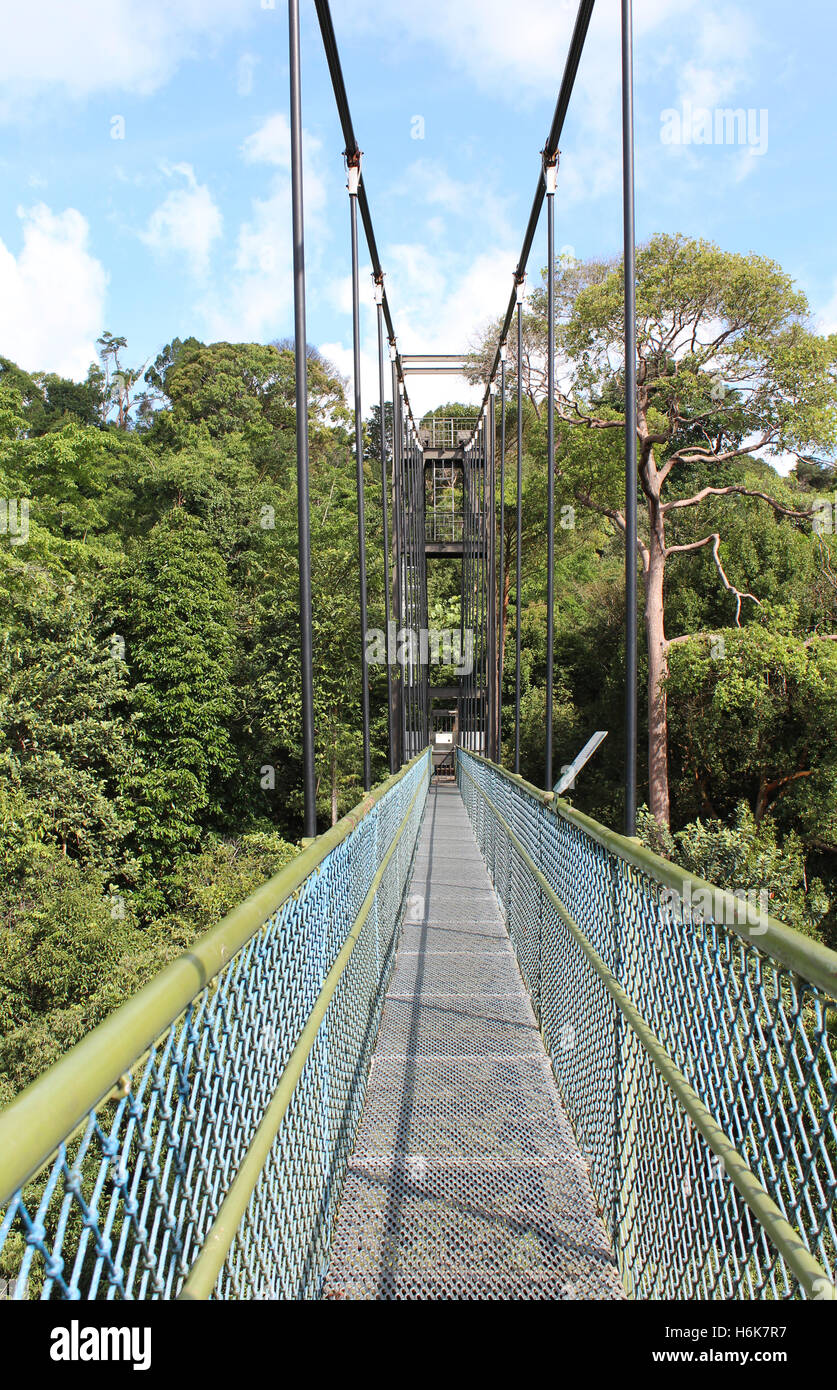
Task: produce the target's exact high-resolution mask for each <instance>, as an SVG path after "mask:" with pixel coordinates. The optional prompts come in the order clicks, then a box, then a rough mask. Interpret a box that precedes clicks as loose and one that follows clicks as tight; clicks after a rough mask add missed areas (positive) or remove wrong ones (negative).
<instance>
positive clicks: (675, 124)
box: [0, 0, 837, 413]
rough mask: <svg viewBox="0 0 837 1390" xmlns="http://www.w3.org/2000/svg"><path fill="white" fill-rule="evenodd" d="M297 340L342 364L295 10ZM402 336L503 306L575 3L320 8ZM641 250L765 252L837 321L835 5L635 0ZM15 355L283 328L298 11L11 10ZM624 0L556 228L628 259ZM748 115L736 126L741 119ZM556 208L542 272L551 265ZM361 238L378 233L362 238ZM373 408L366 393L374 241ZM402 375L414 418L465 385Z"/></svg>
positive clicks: (270, 4)
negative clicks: (303, 333) (657, 242)
mask: <svg viewBox="0 0 837 1390" xmlns="http://www.w3.org/2000/svg"><path fill="white" fill-rule="evenodd" d="M301 9H302V65H303V88H302V100H303V124H304V130H305V192H306V256H307V272H308V278H307V298H308V338H309V341H310V342H312V343H315V344H316V345H317V346H318V347H319V348H320V350H321V351H322V352H323V353H324V354H325V355H326V356H327V357H328V358H329V359H330V360H331V361H332V362H334V364H335V365H336V366H337V368H338V369H339V370H340V372H341V373H342V374H343V375H345V376H346V377H347V378H349V377H350V376H351V370H352V352H351V346H352V342H351V280H350V244H349V207H348V193H347V191H346V176H345V171H344V168H343V160H342V150H343V140H342V136H341V130H340V126H339V122H338V118H337V112H336V108H335V104H334V99H333V95H332V91H331V86H330V81H329V77H328V70H327V67H326V63H325V58H324V55H323V49H322V43H321V40H320V35H319V28H318V25H317V21H316V15H315V10H314V6H313V4H312V3H310V0H302V4H301ZM331 9H332V16H333V20H334V26H335V30H336V34H337V39H338V44H339V47H340V52H341V58H342V63H343V71H344V76H345V80H346V86H347V90H348V94H349V101H350V105H351V109H352V115H353V120H354V126H355V131H356V134H357V137H358V141H359V144H360V146H361V148H362V150H363V176H364V181H365V184H366V189H367V193H368V196H369V200H370V204H371V209H372V217H373V221H374V224H375V228H376V235H377V240H378V246H379V250H380V254H381V260H382V263H383V267H384V270H385V273H386V276H387V281H386V283H387V294H388V297H389V300H390V304H391V307H392V311H393V316H394V319H395V325H396V332H397V336H398V343H399V347H400V349H401V351H402V352H408V353H409V352H451V353H460V352H463V351H465V350H467V348H468V347H469V346H470V345H471V344H472V343H473V342H474V339H475V336H476V334H477V333H478V332H479V331H480V329H481V328H483V327H484V326H485V325H486V324H487V323H488V322H490V321H492V320H494V319H496V318H497V316H498V315H499V314H500V313H501V312H503V311H504V309H505V307H506V304H507V302H508V298H509V294H510V292H511V287H512V275H513V272H514V268H515V265H516V263H517V260H518V256H519V252H520V246H521V243H522V240H523V233H524V230H525V226H526V222H527V220H528V215H529V209H530V206H531V202H532V197H533V194H534V191H535V186H536V182H537V179H538V176H539V167H540V155H539V152H540V150H541V149H542V148H543V145H544V141H545V138H546V134H547V131H548V129H549V125H550V122H551V118H552V112H553V108H554V105H555V100H556V96H557V92H558V88H559V85H560V80H561V74H562V71H563V65H564V59H565V56H566V52H567V47H568V42H569V36H570V33H571V30H572V26H573V23H574V19H575V13H576V9H577V5H576V3H575V0H513V3H510V0H409V3H408V0H389V2H388V3H385V0H332V6H331ZM634 10H635V16H634V19H635V80H636V177H637V192H636V209H637V235H638V238H639V239H644V238H647V237H649V236H650V235H652V234H653V233H655V232H658V231H668V232H683V233H686V234H688V235H691V236H701V237H706V238H709V239H710V240H712V241H715V242H717V243H718V244H719V245H720V246H722V247H723V248H724V249H727V250H732V251H741V252H750V251H753V252H758V253H759V254H761V255H766V256H770V257H773V258H774V259H776V260H777V261H778V262H779V263H780V264H781V265H782V266H783V268H784V269H785V270H786V271H787V272H788V273H789V274H790V275H791V276H792V277H793V278H794V279H795V280H796V281H797V283H798V284H799V286H800V287H801V288H802V289H803V290H804V291H805V292H806V294H807V295H808V298H809V301H810V304H811V309H812V314H813V317H814V322H815V324H816V325H817V326H818V327H819V328H820V329H821V330H822V331H834V330H837V253H835V235H834V229H835V220H837V219H835V211H837V184H836V183H835V178H834V166H835V154H837V120H835V117H837V84H836V83H835V81H834V76H833V54H834V51H835V48H837V8H835V7H833V6H831V5H827V4H825V3H823V0H797V3H796V4H795V5H794V6H793V9H792V12H789V11H788V8H787V6H786V5H784V4H780V3H779V0H761V3H760V4H759V5H758V6H754V5H752V4H750V5H745V4H735V3H734V2H733V3H726V2H725V0H635V5H634ZM0 18H1V19H2V32H3V35H4V42H3V45H2V48H1V49H0V186H2V189H3V194H4V196H3V198H2V200H0V354H2V355H4V356H7V357H10V358H12V359H13V360H15V361H17V362H19V363H20V365H21V366H23V367H24V368H26V369H27V370H30V371H37V370H43V371H55V372H59V373H62V374H65V375H70V376H73V377H75V378H83V377H84V376H85V375H86V373H87V368H88V364H89V363H90V362H91V361H92V360H93V359H94V357H95V353H96V346H95V344H96V338H97V337H98V336H99V334H100V333H101V332H102V330H104V329H108V330H109V331H110V332H112V333H115V334H119V335H123V336H125V337H126V338H127V339H128V354H127V361H128V363H129V364H130V365H138V364H139V363H144V362H146V361H148V360H152V361H153V359H154V357H155V356H156V354H157V353H158V352H159V351H160V349H161V348H162V347H163V345H164V344H166V343H168V342H170V341H171V339H172V338H174V337H180V338H185V337H188V336H190V335H194V336H196V337H199V338H201V339H203V340H205V341H213V340H217V339H226V340H229V341H259V342H270V341H274V340H276V339H282V338H287V337H289V336H290V335H291V333H292V322H293V320H292V315H293V300H292V279H291V273H290V267H291V242H290V228H291V218H290V195H289V179H290V172H289V128H288V57H287V51H288V32H287V31H288V24H287V5H286V3H285V0H177V3H176V4H175V3H173V0H143V3H141V4H140V3H135V0H74V3H73V4H71V5H68V4H67V3H66V0H40V2H39V4H38V5H37V6H21V5H19V4H18V2H17V0H0ZM619 57H620V50H619V0H598V3H597V4H596V7H595V11H594V17H593V21H592V24H591V28H590V34H589V37H588V42H587V47H586V49H585V53H584V56H583V58H582V63H581V68H580V71H579V77H578V81H577V84H576V90H575V93H574V97H573V102H572V105H571V108H570V113H569V115H568V118H567V121H566V123H565V126H564V132H563V136H562V140H561V163H560V170H559V179H558V194H557V202H556V211H557V245H558V248H559V250H562V251H563V252H565V253H567V254H571V255H574V256H576V257H578V258H581V259H583V258H585V257H587V256H603V255H607V256H609V255H616V254H618V253H619V252H620V251H621V239H622V221H621V218H622V202H621V196H622V195H621V143H620V140H621V137H620V105H619V103H620V86H619V82H620V66H619ZM735 110H737V111H741V112H742V113H744V114H743V117H742V118H741V119H740V120H739V119H738V118H735V119H733V118H727V117H725V116H724V115H723V113H724V111H727V112H731V111H735ZM545 238H546V227H545V216H544V218H543V219H542V224H541V227H540V228H539V231H538V236H537V239H536V243H535V248H534V250H533V254H532V257H531V260H530V272H531V274H530V282H531V281H532V280H533V278H534V279H536V278H538V277H539V274H540V270H541V268H542V266H543V265H544V264H545V261H546V253H545ZM363 249H364V248H363V246H362V251H363ZM361 285H362V318H361V329H362V337H363V357H362V370H361V379H362V393H363V407H364V412H365V413H366V412H368V410H369V407H370V405H371V404H372V403H373V401H374V400H375V399H376V392H377V368H376V351H377V349H376V339H375V318H374V306H373V301H372V281H371V278H370V266H369V262H368V258H364V257H363V256H362V264H361ZM477 394H479V393H475V392H473V391H471V392H470V393H469V391H468V389H467V388H466V387H465V385H464V383H462V382H460V381H458V380H457V379H450V380H446V379H442V380H441V381H439V380H435V379H433V378H414V379H413V384H412V385H411V397H412V399H413V404H414V407H415V408H416V409H417V410H419V411H420V410H424V409H427V408H429V407H431V406H434V405H437V404H440V403H442V402H443V401H445V400H448V399H458V400H463V399H469V398H470V399H476V398H477Z"/></svg>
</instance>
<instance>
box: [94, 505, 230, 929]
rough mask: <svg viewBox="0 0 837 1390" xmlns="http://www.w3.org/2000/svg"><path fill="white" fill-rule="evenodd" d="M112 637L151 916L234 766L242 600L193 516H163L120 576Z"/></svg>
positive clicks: (129, 789)
mask: <svg viewBox="0 0 837 1390" xmlns="http://www.w3.org/2000/svg"><path fill="white" fill-rule="evenodd" d="M112 608H113V623H114V640H115V641H117V642H119V644H120V650H123V651H124V660H125V662H126V665H127V667H128V671H129V674H130V679H131V685H132V691H131V726H132V731H133V740H134V749H135V760H134V764H133V766H132V769H131V772H130V775H129V776H128V778H127V779H126V795H127V797H128V800H129V802H130V805H131V808H132V814H133V820H134V832H133V849H134V852H135V854H136V858H137V861H138V863H139V866H140V874H141V880H140V881H141V886H142V890H143V895H144V901H145V903H146V905H147V906H148V909H149V910H150V909H151V908H155V909H157V908H159V907H160V906H162V904H163V903H164V901H165V893H166V885H167V880H168V878H169V877H170V875H171V874H172V873H173V872H174V870H175V868H176V866H177V864H178V861H179V860H180V859H181V857H182V856H183V855H184V854H185V853H186V852H187V851H189V850H191V849H194V848H196V847H197V845H198V843H199V840H200V834H201V831H202V830H203V829H205V828H207V827H208V826H210V825H211V824H212V822H213V817H214V816H215V815H216V814H217V809H218V806H217V797H218V794H219V792H220V787H221V785H222V784H223V781H224V780H225V778H226V777H228V776H229V775H230V773H231V772H232V771H233V767H234V763H233V757H232V747H231V740H230V729H229V722H230V719H231V715H232V711H233V708H234V695H233V689H232V671H233V663H234V650H235V634H234V621H233V613H234V603H233V594H232V592H231V589H230V585H229V581H228V578H227V572H226V566H225V565H224V562H223V559H222V558H221V557H220V556H219V555H218V553H217V551H216V550H215V548H214V546H213V545H212V543H211V541H210V540H209V538H208V536H207V535H206V532H205V531H204V530H203V528H202V527H201V526H200V524H199V523H198V522H197V521H196V520H195V519H194V518H193V517H191V516H189V515H188V514H187V513H185V512H183V511H182V510H180V509H174V510H173V511H171V512H169V513H167V514H166V515H165V516H164V517H163V518H162V519H161V520H160V521H159V522H157V524H156V525H155V526H154V527H153V528H152V530H151V531H150V532H149V534H148V536H147V538H146V539H145V540H144V541H143V542H142V543H141V544H140V546H139V547H138V549H137V552H136V554H135V556H134V557H133V558H132V560H131V562H130V563H129V564H128V565H126V566H125V568H124V571H123V572H122V573H121V574H120V575H119V576H117V577H116V578H115V581H114V598H113V605H112Z"/></svg>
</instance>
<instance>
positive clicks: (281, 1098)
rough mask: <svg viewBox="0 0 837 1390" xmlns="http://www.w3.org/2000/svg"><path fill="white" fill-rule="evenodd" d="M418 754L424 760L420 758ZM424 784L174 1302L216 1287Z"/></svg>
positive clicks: (204, 1295) (208, 1292)
mask: <svg viewBox="0 0 837 1390" xmlns="http://www.w3.org/2000/svg"><path fill="white" fill-rule="evenodd" d="M420 756H424V754H422V755H420ZM424 785H425V784H424V782H423V781H422V782H420V783H419V785H418V786H417V787H416V790H415V791H414V793H413V796H412V798H411V800H410V804H409V806H408V807H407V810H406V811H405V813H404V817H403V819H402V821H401V824H400V825H399V827H398V830H397V831H396V833H395V836H394V838H393V840H392V843H391V844H390V846H389V848H388V849H387V852H386V854H385V856H384V858H383V859H382V860H381V864H380V867H379V869H378V871H377V873H376V874H375V877H374V878H373V880H372V882H371V884H370V886H369V892H368V893H367V894H366V897H365V898H364V900H363V902H362V903H361V907H360V911H359V912H358V915H357V917H356V918H355V921H354V925H353V926H352V929H351V931H350V932H349V935H348V936H347V937H346V940H345V941H344V943H343V945H342V947H341V949H340V951H339V952H338V954H337V956H336V958H335V961H334V964H333V966H332V967H331V970H330V971H329V972H328V975H327V976H326V978H325V981H324V983H323V987H322V989H321V990H320V993H319V995H318V996H317V1000H316V1003H315V1004H314V1007H313V1009H312V1010H311V1012H310V1014H309V1015H308V1018H307V1019H306V1021H305V1026H304V1027H303V1029H302V1032H301V1033H300V1035H299V1038H298V1040H297V1044H296V1046H295V1048H294V1050H293V1052H292V1053H291V1055H290V1058H289V1059H288V1063H287V1065H286V1067H285V1070H284V1071H283V1072H282V1075H281V1077H280V1078H279V1084H278V1086H277V1087H276V1090H275V1091H274V1093H273V1096H272V1097H271V1100H270V1103H269V1105H268V1107H267V1109H266V1110H265V1113H264V1116H263V1117H262V1120H261V1123H260V1125H259V1127H258V1129H257V1130H256V1133H255V1134H254V1135H253V1138H252V1140H251V1142H250V1147H249V1148H248V1150H247V1153H246V1154H245V1155H244V1158H243V1159H242V1161H241V1164H240V1165H239V1168H238V1172H237V1173H236V1175H235V1178H234V1179H233V1181H232V1183H231V1184H230V1189H229V1191H228V1192H227V1195H226V1196H225V1198H224V1200H223V1202H222V1203H221V1206H220V1209H219V1211H218V1215H217V1216H216V1217H215V1220H214V1221H213V1223H212V1225H211V1226H210V1228H209V1231H208V1232H207V1234H206V1236H205V1237H204V1242H203V1247H202V1249H201V1252H200V1254H199V1255H198V1256H197V1258H196V1260H195V1262H194V1264H193V1265H192V1268H191V1269H190V1271H189V1274H188V1276H187V1279H186V1282H185V1284H184V1285H183V1288H182V1289H181V1291H180V1294H179V1295H178V1297H179V1298H182V1299H205V1298H209V1297H210V1295H211V1293H212V1290H213V1289H214V1288H215V1284H216V1282H217V1279H218V1275H219V1274H220V1272H221V1269H222V1267H223V1264H224V1261H225V1259H226V1258H227V1254H228V1252H229V1249H230V1246H231V1245H232V1243H233V1240H234V1239H235V1233H236V1231H237V1230H238V1228H239V1226H240V1225H241V1221H242V1218H243V1217H244V1214H245V1212H246V1211H247V1207H248V1204H249V1202H250V1198H251V1197H252V1195H253V1191H254V1189H255V1187H256V1184H257V1182H258V1180H259V1177H260V1176H261V1174H262V1172H263V1170H264V1166H265V1164H266V1163H267V1160H268V1157H269V1155H270V1150H271V1149H272V1147H273V1142H274V1140H275V1138H276V1135H277V1134H278V1132H279V1126H280V1125H281V1123H282V1120H283V1119H284V1116H285V1111H286V1110H287V1108H288V1106H289V1105H290V1103H291V1098H292V1096H293V1093H294V1090H295V1089H296V1084H297V1082H298V1081H299V1078H300V1076H301V1075H302V1071H303V1068H304V1066H305V1063H306V1062H307V1060H308V1057H309V1055H310V1052H311V1048H312V1047H313V1046H314V1043H315V1041H316V1038H317V1033H318V1032H319V1028H320V1024H321V1023H322V1021H323V1019H324V1017H325V1012H326V1009H327V1008H328V1006H329V1003H330V1002H331V999H332V996H333V994H334V991H335V990H336V988H337V985H338V983H339V981H340V976H341V975H342V974H343V971H344V970H345V969H346V966H347V965H348V963H349V957H350V956H351V954H352V951H353V950H354V948H355V945H356V944H357V940H358V937H359V936H360V933H361V931H362V930H363V925H364V923H365V921H366V919H367V917H368V916H369V913H370V910H371V908H372V904H373V903H374V901H375V894H376V893H377V891H378V888H379V887H380V884H381V880H382V878H383V876H384V873H385V871H386V868H387V865H388V864H389V861H390V859H391V858H392V856H393V854H394V853H395V850H396V849H397V847H398V841H399V840H400V839H401V836H402V834H403V833H404V828H405V826H406V825H407V822H408V821H409V819H410V815H411V814H412V810H413V807H414V806H415V804H416V799H417V797H418V795H419V793H420V792H421V791H422V790H423V789H424Z"/></svg>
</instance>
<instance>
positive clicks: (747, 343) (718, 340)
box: [510, 235, 837, 825]
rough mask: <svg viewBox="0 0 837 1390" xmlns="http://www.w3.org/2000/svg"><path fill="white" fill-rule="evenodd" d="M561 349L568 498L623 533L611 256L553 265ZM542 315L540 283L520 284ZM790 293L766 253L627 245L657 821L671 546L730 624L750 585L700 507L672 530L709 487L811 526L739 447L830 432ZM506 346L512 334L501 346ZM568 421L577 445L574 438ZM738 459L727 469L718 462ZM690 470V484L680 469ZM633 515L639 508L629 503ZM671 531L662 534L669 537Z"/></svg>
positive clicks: (826, 368)
mask: <svg viewBox="0 0 837 1390" xmlns="http://www.w3.org/2000/svg"><path fill="white" fill-rule="evenodd" d="M557 280H558V293H557V305H558V315H559V323H558V326H557V341H558V346H559V351H560V364H559V370H558V380H559V389H558V392H557V409H558V415H559V419H560V421H561V422H562V423H563V425H564V432H563V439H562V445H563V449H564V458H563V459H562V483H563V485H564V487H565V488H566V491H567V493H568V495H569V497H571V498H572V500H573V501H574V502H575V503H576V504H578V505H580V506H582V507H585V508H589V509H591V510H593V511H596V512H598V513H599V514H600V515H602V516H605V517H607V518H608V519H609V520H610V521H611V522H612V523H613V525H614V526H615V527H616V528H617V529H618V530H619V531H621V532H622V533H623V534H624V530H625V518H624V510H623V504H622V503H621V501H620V494H621V491H622V481H621V458H620V448H619V441H620V436H621V435H623V433H624V409H623V401H624V373H623V369H622V366H621V365H620V353H621V351H622V347H621V345H622V342H623V317H624V286H623V275H622V270H621V267H620V266H619V265H616V264H614V263H613V262H595V261H593V262H588V263H585V264H584V265H579V264H577V263H575V262H572V263H570V264H568V265H567V264H561V265H559V266H558V269H557ZM533 306H534V307H535V309H536V310H537V312H538V315H539V317H540V318H541V319H542V320H543V319H544V318H545V291H544V290H538V291H537V292H536V293H535V295H533ZM807 321H808V305H807V302H806V300H805V296H804V295H803V294H802V293H801V292H800V291H799V290H797V289H795V288H794V286H793V283H792V281H791V279H790V277H789V276H787V275H786V274H784V272H783V271H782V270H781V269H780V267H779V266H778V265H776V263H775V262H773V261H770V260H767V259H765V258H763V257H759V256H754V255H749V256H743V255H737V254H732V253H728V252H724V251H721V250H720V249H719V248H718V247H716V246H714V245H712V244H710V243H708V242H706V241H696V240H692V239H689V238H687V237H683V236H668V235H659V236H655V237H653V238H652V239H651V241H649V242H648V243H647V244H646V245H645V246H643V247H641V248H640V249H639V251H638V254H637V352H638V394H637V431H638V441H637V442H638V488H639V493H640V500H641V503H642V504H643V506H642V508H641V513H642V511H644V522H643V524H641V525H640V526H639V528H638V533H637V536H636V538H635V542H636V547H637V552H638V556H639V559H640V562H641V567H642V578H643V583H644V617H645V633H646V645H647V655H648V674H647V682H648V765H649V798H650V804H651V808H652V811H653V813H654V815H655V816H656V818H657V819H658V821H660V823H661V824H663V825H668V823H669V821H670V795H669V776H668V712H667V702H666V676H667V674H668V664H669V652H670V647H671V643H670V641H669V638H668V636H667V633H666V625H665V592H666V589H665V584H666V570H667V566H668V563H669V561H670V560H671V559H672V557H674V556H677V555H683V554H687V553H694V552H696V551H699V550H704V551H706V552H707V553H708V554H710V555H711V557H712V561H713V564H714V567H715V571H716V576H717V579H718V581H719V582H720V584H721V585H722V586H723V588H724V590H725V591H726V593H727V594H728V596H729V605H730V617H731V619H732V622H733V624H734V625H735V626H738V625H740V622H741V613H742V608H743V606H744V605H745V604H751V603H757V602H758V596H757V595H755V594H753V593H750V592H749V591H747V590H745V589H744V588H743V587H742V586H740V585H738V584H737V583H736V582H735V578H734V577H731V566H730V564H729V561H728V560H725V557H724V555H723V537H722V535H721V533H720V531H719V530H717V529H716V528H715V527H714V526H713V525H712V523H711V521H708V522H707V524H706V526H705V528H704V529H703V531H702V533H699V534H698V536H697V537H696V538H692V537H689V538H688V539H685V538H683V539H681V538H680V537H679V536H678V535H677V534H676V531H677V524H678V523H679V522H680V520H681V518H683V516H684V514H685V513H686V512H687V510H689V509H692V508H699V509H700V511H699V512H698V516H702V515H703V514H704V511H705V510H706V508H705V507H704V504H706V503H709V504H710V506H711V503H712V499H715V498H719V497H739V498H740V497H750V498H756V499H758V501H759V502H760V503H762V504H763V505H765V506H767V507H770V508H771V509H772V511H773V513H774V515H775V516H777V517H784V518H788V519H789V520H791V521H793V522H795V523H797V524H799V525H806V526H808V525H809V524H810V518H811V509H810V508H809V507H807V506H805V505H802V506H800V505H795V504H794V502H793V500H790V499H789V498H788V496H787V495H785V496H783V495H782V489H781V484H780V482H779V480H778V479H775V481H773V482H771V484H769V485H766V486H759V485H758V484H757V483H754V482H753V480H752V479H751V478H750V476H749V475H748V474H747V473H746V472H742V471H740V461H742V460H751V459H753V457H754V456H756V455H758V454H759V453H760V451H763V450H764V451H767V452H768V453H769V454H772V455H776V454H781V453H783V452H795V453H797V454H800V453H807V454H810V453H821V452H822V451H823V450H827V449H833V447H834V446H835V444H837V371H835V367H837V336H834V335H832V336H831V337H829V338H823V337H818V336H817V335H816V334H814V333H813V332H811V330H810V329H809V327H808V326H807ZM510 346H511V347H513V343H512V344H510ZM579 432H583V433H584V435H585V440H584V444H583V446H581V445H580V444H579V441H578V438H577V437H576V438H573V436H574V435H575V436H578V434H579ZM735 463H738V464H739V471H738V472H737V473H736V475H735V476H734V477H733V478H730V476H729V474H728V473H727V474H725V473H724V472H723V470H724V469H725V468H728V467H729V466H730V465H732V464H735ZM695 470H698V471H699V472H700V473H701V475H702V476H701V479H700V481H699V485H697V486H694V487H692V488H689V487H688V486H687V485H686V484H687V480H689V479H691V480H692V481H693V482H694V480H695ZM641 513H640V514H641ZM670 531H674V532H675V534H674V535H669V534H668V533H669V532H670Z"/></svg>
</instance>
